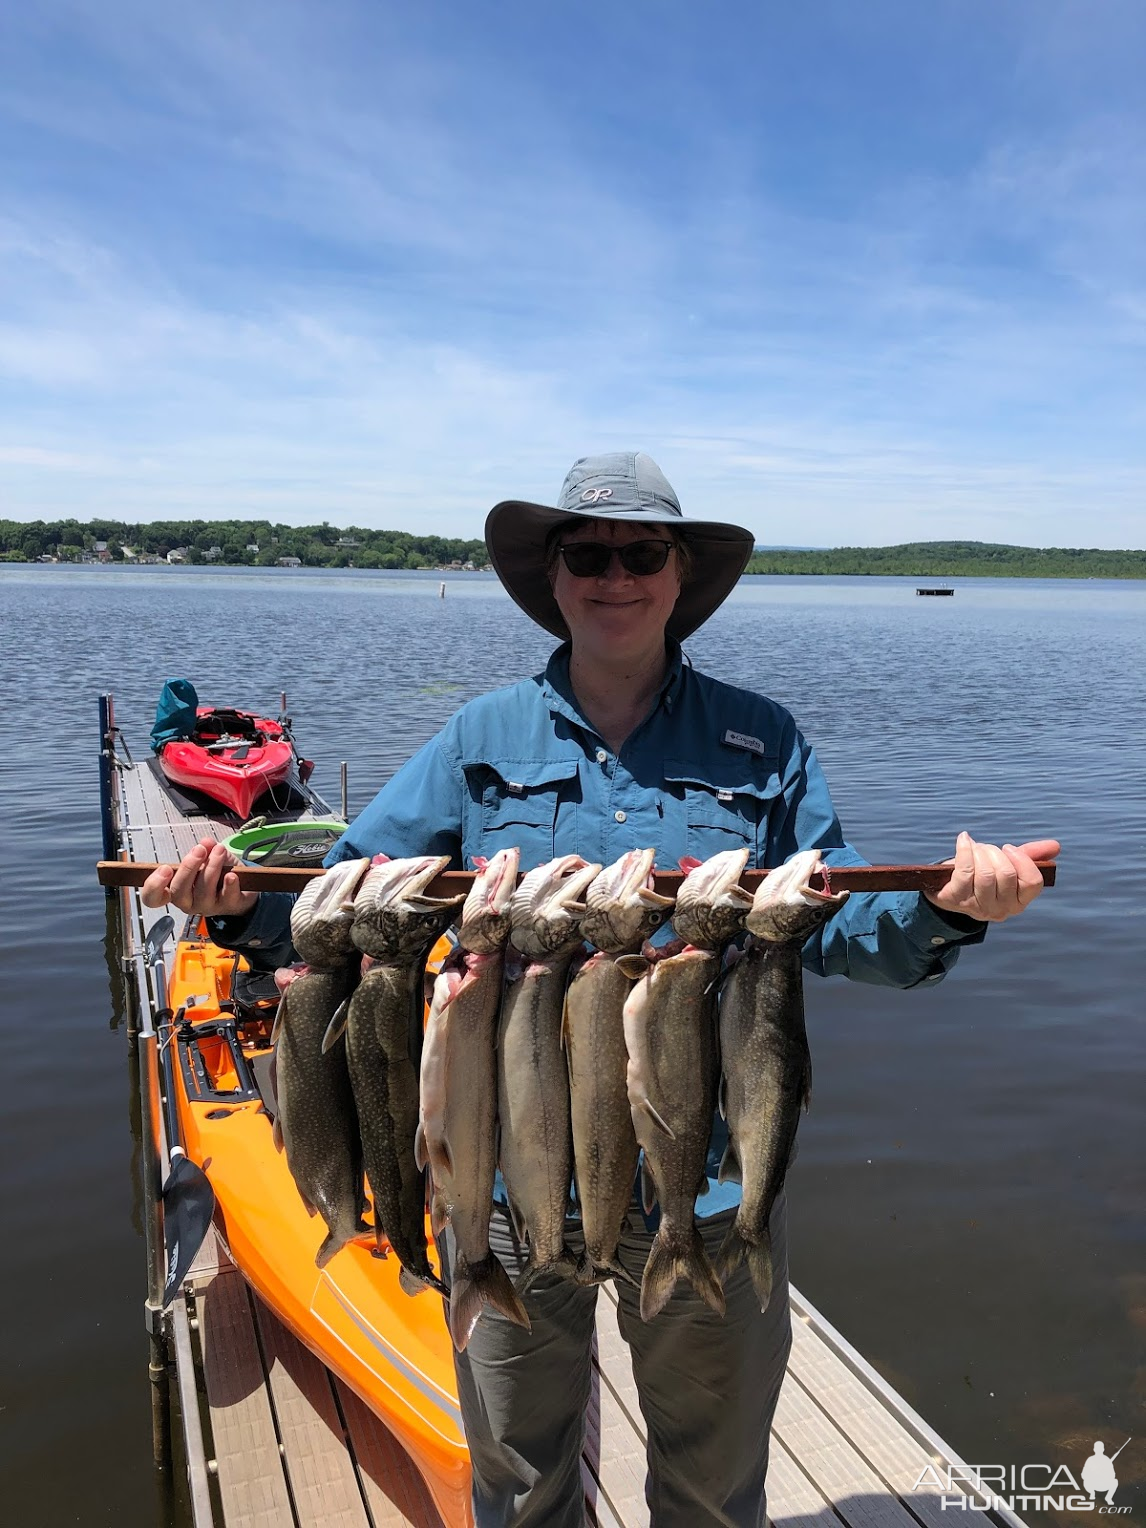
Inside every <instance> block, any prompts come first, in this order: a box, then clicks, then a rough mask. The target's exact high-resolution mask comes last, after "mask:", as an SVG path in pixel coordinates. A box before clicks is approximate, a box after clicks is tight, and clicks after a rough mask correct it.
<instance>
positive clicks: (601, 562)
mask: <svg viewBox="0 0 1146 1528" xmlns="http://www.w3.org/2000/svg"><path fill="white" fill-rule="evenodd" d="M561 555H562V556H563V557H564V559H565V566H566V567H567V568H568V569H569V571H570V573H572V575H573V577H574V578H599V577H600V576H601V574H602V573H603V572H604V571H605V569H606V568H607V567H608V566H609V558H610V557H611V556H612V555H613V550H612V548H611V547H607V546H604V545H603V544H602V543H601V542H600V541H571V542H570V543H569V544H568V546H563V547H562V548H561Z"/></svg>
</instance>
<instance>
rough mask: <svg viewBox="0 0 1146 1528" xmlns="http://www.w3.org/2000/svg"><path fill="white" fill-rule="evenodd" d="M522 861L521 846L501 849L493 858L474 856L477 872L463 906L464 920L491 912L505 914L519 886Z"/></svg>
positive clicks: (497, 916) (497, 915)
mask: <svg viewBox="0 0 1146 1528" xmlns="http://www.w3.org/2000/svg"><path fill="white" fill-rule="evenodd" d="M520 863H521V850H520V849H499V850H498V851H497V853H496V854H495V855H494V856H493V858H492V859H489V860H483V859H475V860H474V865H475V866H476V867H477V874H476V875H475V876H474V883H473V886H472V887H471V889H470V894H469V896H468V897H467V898H466V902H465V907H464V908H463V909H462V922H463V923H465V922H466V921H467V920H468V919H470V918H477V917H479V916H480V915H481V914H483V913H486V914H491V915H492V916H493V917H495V918H501V917H504V915H505V914H506V913H507V912H508V911H509V908H510V905H511V904H512V902H513V896H514V892H515V891H516V890H517V870H518V866H519V865H520Z"/></svg>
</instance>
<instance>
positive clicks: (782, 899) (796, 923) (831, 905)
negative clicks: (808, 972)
mask: <svg viewBox="0 0 1146 1528" xmlns="http://www.w3.org/2000/svg"><path fill="white" fill-rule="evenodd" d="M820 864H821V859H820V851H819V850H818V849H805V850H803V851H802V852H801V853H799V854H794V855H793V856H792V858H791V859H790V860H788V861H787V863H786V864H783V865H781V866H780V867H779V869H778V870H770V871H769V872H768V874H767V875H766V876H765V878H764V879H763V880H762V881H761V882H760V885H759V886H758V887H757V888H756V895H755V896H754V897H753V898H752V910H751V911H750V912H749V914H748V917H747V918H746V919H745V927H746V928H747V929H748V931H749V933H751V934H755V935H756V937H757V938H758V939H765V940H767V941H768V943H770V944H789V943H792V942H798V943H800V944H803V942H804V940H805V939H807V938H808V936H809V935H810V934H812V933H814V932H815V930H816V929H817V928H819V926H820V924H821V923H824V922H825V921H826V920H827V919H828V918H830V917H831V916H832V914H833V913H834V912H835V911H836V909H837V908H839V907H842V906H843V904H844V903H845V902H846V901H847V899H848V895H849V893H848V892H846V891H839V892H836V893H835V895H829V893H828V892H826V891H816V890H815V889H814V888H813V887H812V886H811V884H810V882H811V879H812V877H813V876H814V875H815V874H816V873H817V872H818V871H819V869H820Z"/></svg>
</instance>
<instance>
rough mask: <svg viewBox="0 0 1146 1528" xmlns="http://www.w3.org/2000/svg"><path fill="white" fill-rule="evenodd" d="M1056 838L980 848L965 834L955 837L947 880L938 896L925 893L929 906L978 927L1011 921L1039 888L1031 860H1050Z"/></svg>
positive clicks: (1055, 849) (1055, 851) (1037, 872)
mask: <svg viewBox="0 0 1146 1528" xmlns="http://www.w3.org/2000/svg"><path fill="white" fill-rule="evenodd" d="M1059 848H1060V845H1059V842H1058V840H1057V839H1055V838H1039V839H1035V841H1034V842H1033V843H1029V844H1019V845H1018V847H1016V846H1015V845H1014V844H1003V846H1002V847H1001V848H1000V847H999V846H998V845H997V844H979V843H976V842H975V840H974V839H973V838H972V837H971V835H970V833H960V835H959V837H958V838H957V839H956V841H955V858H954V859H953V860H945V861H944V863H945V864H948V865H953V866H954V870H953V871H952V873H951V879H950V880H949V881H948V882H947V885H946V886H944V887H943V889H942V891H934V892H932V891H925V892H924V893H923V895H924V896H925V897H926V898H927V900H928V901H929V902H930V903H931V905H932V906H933V907H938V908H939V909H940V910H941V911H942V912H945V913H962V914H963V916H964V917H966V918H978V919H979V920H980V922H982V923H1002V921H1003V919H1004V918H1013V917H1014V916H1015V914H1016V913H1021V912H1022V911H1023V909H1024V908H1025V907H1029V906H1030V904H1031V903H1032V902H1033V901H1034V900H1035V898H1036V897H1037V896H1038V894H1039V892H1041V891H1042V889H1043V878H1042V872H1041V871H1040V870H1039V868H1038V866H1037V865H1036V864H1035V861H1036V860H1053V859H1054V858H1055V857H1056V856H1057V854H1058V852H1059Z"/></svg>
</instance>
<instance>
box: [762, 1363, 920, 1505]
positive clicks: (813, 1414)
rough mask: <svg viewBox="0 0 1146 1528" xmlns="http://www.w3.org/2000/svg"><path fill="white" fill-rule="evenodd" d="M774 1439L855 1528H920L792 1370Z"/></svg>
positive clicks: (786, 1384) (784, 1386)
mask: <svg viewBox="0 0 1146 1528" xmlns="http://www.w3.org/2000/svg"><path fill="white" fill-rule="evenodd" d="M772 1432H773V1435H774V1436H775V1437H777V1438H779V1439H780V1442H781V1443H782V1444H783V1445H784V1447H785V1448H786V1449H787V1450H788V1452H789V1453H790V1454H792V1455H794V1456H795V1457H796V1458H797V1459H799V1461H800V1467H801V1469H802V1470H803V1471H804V1473H805V1474H806V1475H807V1476H808V1477H809V1479H811V1481H812V1482H813V1484H814V1485H815V1486H816V1487H817V1489H818V1490H820V1491H821V1492H822V1493H823V1494H824V1496H825V1497H827V1498H828V1499H829V1500H830V1501H831V1502H832V1503H833V1504H834V1505H835V1509H836V1511H837V1512H838V1513H839V1515H840V1516H841V1517H842V1518H843V1519H844V1521H845V1522H846V1523H848V1524H849V1525H851V1528H916V1521H915V1518H913V1517H912V1515H911V1513H910V1512H908V1510H907V1508H906V1507H904V1506H903V1505H902V1504H901V1503H900V1502H899V1500H898V1499H897V1498H896V1497H895V1496H894V1495H893V1494H892V1493H891V1491H889V1489H888V1487H887V1485H886V1484H885V1483H884V1482H883V1481H882V1480H881V1479H880V1478H879V1476H878V1475H877V1474H876V1472H875V1471H874V1470H873V1469H872V1468H871V1466H870V1465H869V1464H868V1463H867V1462H866V1460H865V1459H864V1458H863V1457H862V1456H861V1455H860V1454H859V1453H857V1451H856V1449H855V1448H854V1447H853V1446H852V1444H851V1442H850V1440H849V1439H848V1438H847V1437H846V1436H845V1435H844V1434H843V1433H842V1432H841V1431H840V1429H839V1428H838V1427H837V1426H836V1424H835V1423H834V1422H832V1421H830V1420H829V1418H828V1417H827V1416H826V1415H825V1414H824V1413H823V1412H822V1411H821V1410H820V1408H819V1407H818V1406H817V1405H816V1404H815V1402H814V1401H813V1400H812V1399H811V1397H810V1396H809V1395H808V1392H807V1391H806V1390H805V1389H804V1387H803V1386H802V1385H801V1384H800V1382H799V1380H798V1379H797V1377H796V1374H795V1373H794V1371H793V1370H792V1369H789V1371H788V1374H787V1376H786V1377H785V1380H784V1385H783V1388H782V1389H781V1391H780V1400H779V1404H778V1405H777V1407H776V1416H775V1419H774V1421H773V1423H772Z"/></svg>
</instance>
